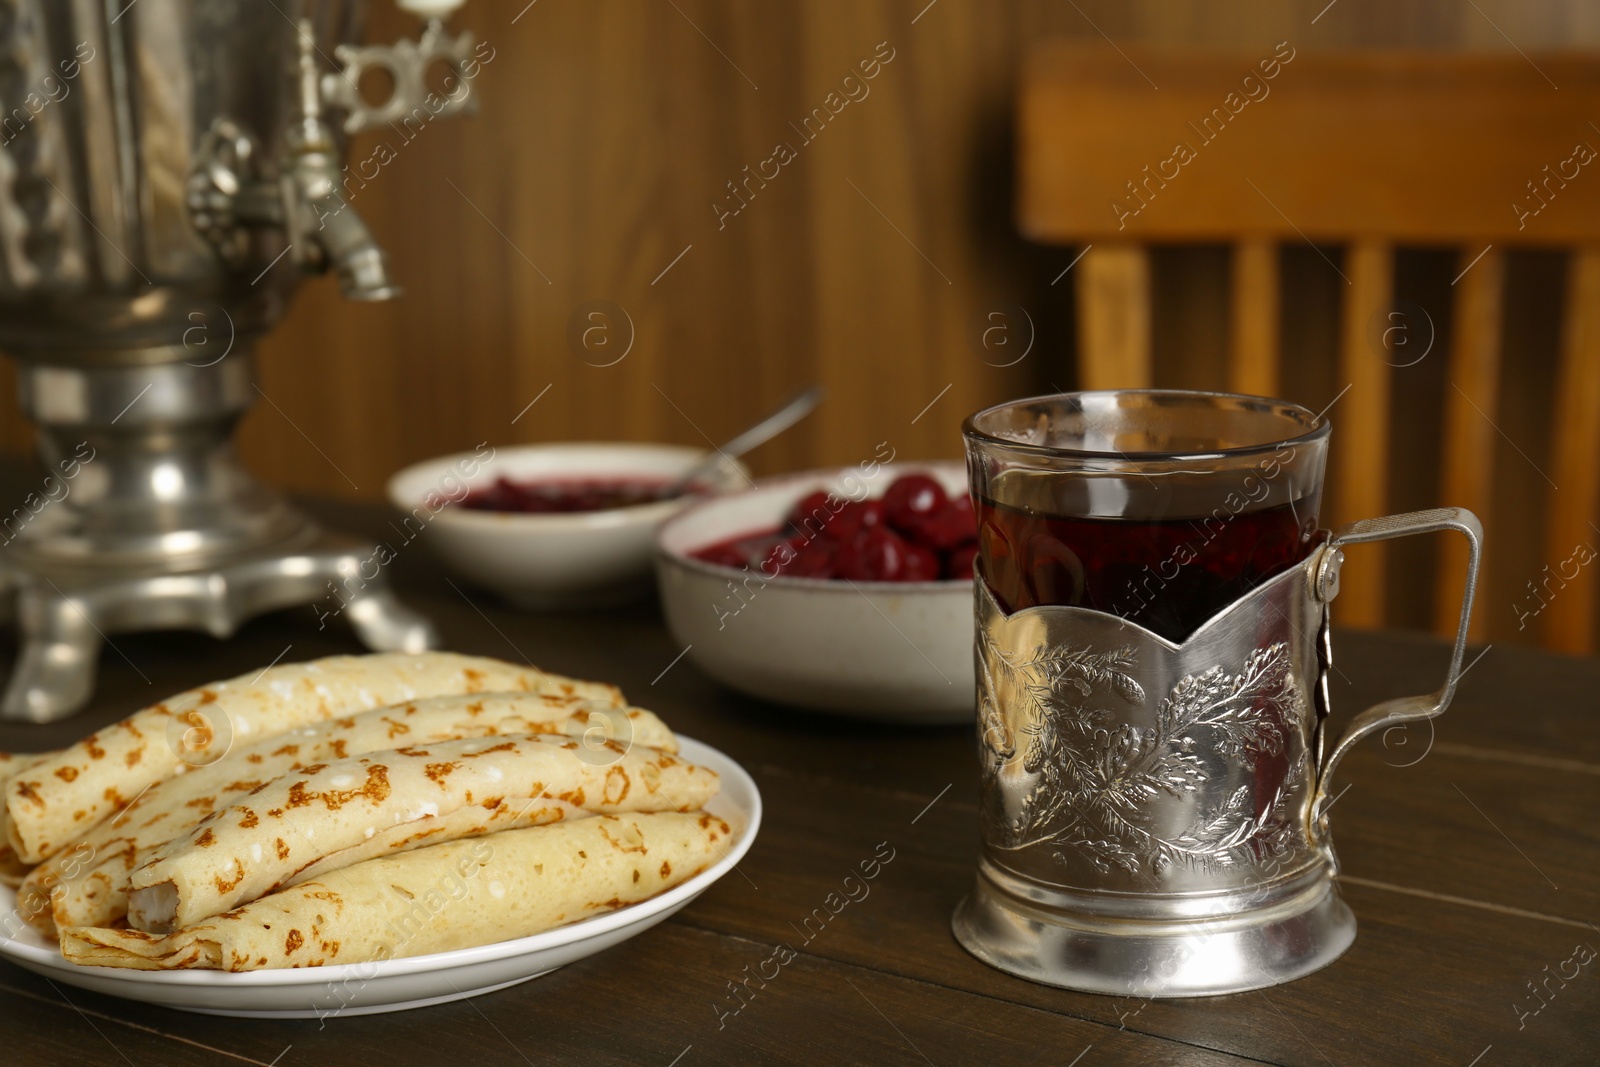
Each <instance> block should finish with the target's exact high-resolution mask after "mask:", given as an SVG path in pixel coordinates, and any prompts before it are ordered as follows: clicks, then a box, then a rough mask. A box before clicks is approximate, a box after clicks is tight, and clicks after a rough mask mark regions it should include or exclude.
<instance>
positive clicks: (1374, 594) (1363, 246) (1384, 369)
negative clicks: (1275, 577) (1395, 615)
mask: <svg viewBox="0 0 1600 1067" xmlns="http://www.w3.org/2000/svg"><path fill="white" fill-rule="evenodd" d="M1344 263H1345V265H1344V274H1345V276H1346V278H1347V279H1348V281H1349V285H1348V286H1347V287H1346V289H1345V294H1344V298H1345V299H1344V308H1343V310H1342V313H1341V315H1340V327H1339V334H1340V336H1339V376H1340V380H1341V383H1342V384H1341V386H1340V388H1344V387H1345V386H1346V385H1348V387H1349V390H1348V392H1346V393H1345V394H1344V396H1343V398H1342V399H1340V400H1339V402H1338V404H1337V405H1336V406H1335V407H1334V408H1332V409H1331V411H1330V412H1329V417H1330V418H1331V419H1332V420H1333V426H1334V430H1333V441H1334V454H1333V466H1334V470H1333V478H1334V485H1335V494H1334V505H1335V507H1336V508H1337V509H1338V510H1337V521H1338V522H1339V523H1341V524H1342V523H1346V522H1353V521H1355V520H1356V519H1366V518H1373V517H1375V516H1379V515H1385V514H1387V513H1388V498H1389V467H1388V463H1389V391H1390V382H1389V364H1388V363H1387V362H1386V361H1385V359H1384V354H1385V352H1384V349H1383V348H1382V347H1381V346H1380V345H1379V344H1377V343H1376V338H1377V334H1376V333H1375V329H1374V328H1375V327H1377V326H1381V320H1382V316H1383V315H1384V314H1385V313H1386V312H1387V311H1388V310H1389V309H1390V307H1391V306H1392V304H1393V300H1394V252H1393V250H1392V248H1391V247H1390V246H1389V244H1388V243H1387V242H1384V241H1379V240H1374V239H1365V240H1360V241H1356V242H1354V243H1353V244H1351V245H1350V247H1349V250H1348V251H1347V252H1346V253H1345V260H1344ZM1385 547H1386V546H1384V545H1383V544H1381V543H1379V544H1370V545H1356V546H1352V551H1349V552H1348V555H1349V556H1350V557H1351V562H1350V563H1349V564H1348V565H1346V567H1345V568H1344V570H1343V572H1342V573H1341V574H1340V578H1339V588H1340V592H1339V599H1338V600H1337V601H1335V604H1336V605H1337V606H1336V607H1335V609H1334V616H1335V618H1336V619H1337V620H1338V621H1339V622H1340V623H1342V624H1343V625H1346V626H1361V627H1367V628H1373V627H1378V626H1382V625H1383V615H1384V612H1383V606H1384V590H1385V585H1386V578H1387V576H1386V573H1385V560H1386V558H1387V555H1388V554H1387V552H1385V551H1384V549H1385Z"/></svg>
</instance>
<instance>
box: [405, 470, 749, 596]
mask: <svg viewBox="0 0 1600 1067" xmlns="http://www.w3.org/2000/svg"><path fill="white" fill-rule="evenodd" d="M705 458H706V453H705V452H704V451H703V450H701V449H696V448H685V447H680V446H677V445H655V444H624V443H608V442H594V443H571V444H550V445H512V446H508V447H503V448H493V447H491V446H489V445H480V446H479V447H478V449H477V450H476V451H473V452H459V453H456V454H455V455H450V456H441V457H439V458H437V459H430V460H426V461H424V462H422V463H417V464H414V465H412V466H410V467H407V468H406V469H405V470H402V471H400V472H399V473H398V474H396V475H395V476H394V477H392V478H390V479H389V500H390V502H391V503H392V504H393V505H394V506H395V507H396V508H398V509H400V511H401V512H402V513H403V516H402V518H401V519H400V520H399V522H398V523H396V525H395V529H396V530H397V531H398V534H399V536H398V539H397V540H396V541H392V542H390V548H391V549H392V550H393V554H394V555H399V554H401V553H403V552H405V550H406V549H405V546H407V545H410V544H411V543H412V542H413V541H420V542H422V543H425V544H428V545H430V546H432V550H433V551H434V553H435V554H436V555H437V556H438V558H439V560H440V561H441V562H442V563H443V565H444V567H445V569H446V570H447V571H449V572H450V573H451V574H452V575H455V576H456V577H458V578H461V579H464V580H465V581H468V582H470V583H472V584H473V585H476V586H479V587H482V588H484V589H488V590H490V591H492V592H494V593H496V594H498V595H499V596H501V597H503V598H504V599H506V600H508V601H510V602H511V603H513V604H515V605H517V606H518V607H524V608H532V609H537V610H548V609H557V608H585V607H607V606H612V605H616V604H623V603H627V602H629V601H633V600H638V599H640V598H642V597H645V596H647V595H648V594H649V593H650V591H651V588H652V586H653V584H654V579H653V575H652V573H651V556H652V553H653V546H654V538H655V530H656V527H657V526H659V525H661V523H663V522H664V521H666V520H667V519H668V518H670V517H671V516H673V515H675V514H676V513H677V512H678V511H680V510H682V509H683V508H684V507H687V506H688V505H689V504H691V503H693V502H694V501H695V500H696V499H700V498H702V497H704V496H705V495H707V494H709V493H716V492H721V491H723V490H727V489H732V488H737V487H738V486H741V485H748V484H749V481H748V474H747V472H746V470H745V468H744V467H743V466H742V465H740V464H738V463H736V462H735V463H733V464H731V465H730V464H727V463H724V464H723V465H722V466H721V467H719V468H717V469H716V471H715V472H714V473H712V474H711V475H708V476H707V477H705V478H704V479H702V480H700V481H697V482H696V483H695V485H694V486H692V487H691V488H690V490H689V491H688V492H685V493H681V494H678V495H674V496H669V495H667V494H668V493H669V491H670V489H671V487H672V485H673V483H674V482H675V481H676V480H677V479H678V478H680V477H681V476H682V475H684V474H687V473H688V472H689V471H690V470H691V469H692V468H693V467H695V466H696V465H697V464H699V463H700V462H702V461H703V460H704V459H705Z"/></svg>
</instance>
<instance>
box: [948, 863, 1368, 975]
mask: <svg viewBox="0 0 1600 1067" xmlns="http://www.w3.org/2000/svg"><path fill="white" fill-rule="evenodd" d="M1297 882H1298V883H1299V884H1297V885H1295V886H1294V887H1293V888H1292V891H1291V892H1289V893H1287V894H1279V893H1274V894H1273V899H1272V900H1271V902H1270V903H1267V904H1263V905H1261V906H1257V907H1250V908H1245V909H1242V910H1240V911H1238V912H1235V913H1232V914H1227V915H1221V916H1218V915H1211V916H1207V917H1205V918H1143V917H1135V916H1133V915H1129V914H1122V915H1118V916H1116V917H1115V918H1111V917H1107V916H1105V915H1099V914H1097V915H1090V914H1086V913H1080V912H1075V911H1069V910H1064V909H1059V908H1046V907H1041V906H1040V905H1039V904H1037V903H1033V902H1029V901H1025V900H1022V899H1019V898H1018V897H1016V896H1015V895H1013V894H1010V893H1007V892H1006V891H1005V890H1004V889H1003V888H1001V887H1000V886H999V885H998V884H996V882H994V881H993V880H992V879H990V878H989V877H988V876H987V874H986V873H985V871H984V870H983V869H982V868H981V867H980V869H979V872H978V880H977V885H976V886H975V887H974V889H973V891H972V893H970V894H969V895H968V896H967V897H966V898H965V899H963V900H962V901H961V903H960V905H958V906H957V908H956V912H955V916H954V917H953V918H952V920H951V929H952V930H953V932H954V933H955V937H956V940H957V941H958V942H960V944H961V946H962V947H963V948H965V949H966V950H967V951H968V952H970V953H972V954H973V955H974V956H976V957H977V958H978V959H980V960H982V961H983V962H984V963H987V964H989V965H990V966H991V967H994V968H997V969H998V970H1002V971H1005V972H1007V973H1009V974H1014V975H1016V976H1017V977H1019V978H1026V979H1028V980H1029V981H1032V982H1039V983H1041V984H1043V985H1053V986H1060V987H1062V988H1064V989H1075V990H1079V991H1081V992H1085V993H1104V994H1108V995H1111V996H1118V997H1140V998H1151V999H1156V998H1168V997H1209V996H1218V995H1220V994H1224V993H1242V992H1245V991H1247V990H1251V989H1263V988H1265V987H1267V986H1274V985H1280V984H1282V983H1284V982H1289V981H1293V980H1294V979H1296V978H1301V977H1303V976H1305V975H1307V974H1310V973H1311V972H1313V971H1316V970H1320V969H1321V968H1323V967H1326V966H1327V965H1328V964H1330V963H1332V962H1333V961H1334V960H1336V959H1338V958H1339V956H1340V955H1342V954H1343V953H1344V950H1345V949H1347V948H1349V947H1350V945H1351V943H1352V942H1354V941H1355V936H1356V920H1355V916H1354V915H1353V914H1351V911H1350V908H1349V907H1348V906H1347V905H1346V904H1345V902H1344V901H1343V900H1342V899H1340V897H1339V891H1338V888H1337V887H1336V886H1335V884H1334V881H1333V875H1332V871H1331V868H1329V867H1328V866H1326V865H1323V864H1319V865H1318V866H1316V867H1315V868H1314V869H1313V870H1312V871H1310V872H1307V876H1306V877H1304V878H1302V879H1297ZM1152 903H1153V904H1157V903H1158V902H1156V901H1152ZM1156 910H1158V908H1156V907H1153V908H1152V909H1151V911H1152V912H1154V911H1156Z"/></svg>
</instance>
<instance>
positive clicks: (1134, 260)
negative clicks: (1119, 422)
mask: <svg viewBox="0 0 1600 1067" xmlns="http://www.w3.org/2000/svg"><path fill="white" fill-rule="evenodd" d="M1073 273H1074V274H1076V275H1077V298H1078V374H1079V379H1080V380H1079V386H1080V387H1081V388H1084V389H1147V388H1149V387H1150V384H1151V381H1152V375H1151V357H1150V254H1149V252H1147V251H1146V250H1145V249H1144V248H1142V247H1140V246H1139V245H1132V244H1103V245H1096V246H1095V247H1093V248H1091V249H1089V250H1088V251H1087V252H1085V253H1084V254H1083V261H1082V262H1081V263H1079V264H1078V266H1077V269H1076V270H1075V271H1074V272H1073Z"/></svg>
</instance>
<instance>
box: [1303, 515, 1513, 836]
mask: <svg viewBox="0 0 1600 1067" xmlns="http://www.w3.org/2000/svg"><path fill="white" fill-rule="evenodd" d="M1440 530H1455V531H1456V532H1458V533H1461V534H1464V535H1466V538H1467V546H1468V547H1467V584H1466V588H1465V590H1464V591H1463V593H1462V595H1461V622H1460V624H1459V625H1458V626H1457V628H1456V641H1455V648H1454V649H1453V650H1452V651H1451V653H1450V669H1449V672H1448V673H1447V674H1446V676H1445V680H1444V685H1442V686H1441V687H1440V688H1439V689H1438V690H1437V691H1436V692H1433V693H1428V694H1424V695H1421V696H1407V697H1395V698H1394V699H1392V700H1385V701H1384V702H1383V703H1381V704H1374V705H1373V706H1372V707H1370V708H1367V709H1366V710H1365V711H1363V712H1361V713H1360V714H1359V715H1357V716H1356V717H1355V718H1354V719H1352V720H1351V721H1350V725H1349V726H1347V727H1345V731H1344V733H1343V734H1342V735H1340V737H1339V740H1338V741H1337V742H1336V743H1335V744H1334V746H1333V748H1332V750H1330V751H1329V752H1328V753H1327V755H1326V757H1325V758H1324V759H1323V760H1322V766H1321V767H1320V768H1318V771H1317V788H1316V794H1315V799H1314V800H1313V801H1312V804H1311V823H1312V825H1313V826H1315V827H1317V828H1318V829H1319V830H1321V831H1323V832H1324V833H1325V832H1326V830H1327V825H1326V818H1327V816H1326V809H1327V806H1328V803H1329V800H1328V797H1329V794H1328V783H1329V781H1331V780H1332V778H1333V771H1334V768H1336V767H1337V766H1338V765H1339V761H1340V760H1341V759H1343V758H1344V756H1345V753H1347V752H1349V751H1350V749H1351V748H1353V747H1354V746H1355V744H1356V742H1358V741H1360V740H1361V739H1362V738H1364V737H1366V736H1367V735H1369V734H1371V733H1374V732H1375V731H1378V730H1385V729H1388V728H1389V727H1391V726H1396V725H1399V724H1401V723H1408V722H1419V721H1421V720H1423V719H1431V718H1433V717H1435V716H1436V715H1439V714H1441V713H1442V712H1443V711H1444V710H1445V709H1446V708H1448V707H1449V706H1450V700H1451V698H1452V697H1454V696H1455V691H1456V682H1457V681H1459V680H1460V678H1461V660H1462V658H1463V656H1464V655H1465V654H1466V650H1467V625H1468V622H1469V621H1470V620H1471V618H1472V595H1473V592H1474V590H1475V589H1476V588H1477V584H1478V565H1479V563H1480V562H1481V560H1482V557H1483V524H1482V523H1481V522H1479V521H1478V517H1477V516H1476V515H1474V514H1473V513H1472V512H1470V511H1468V510H1467V509H1465V508H1434V509H1432V510H1429V511H1411V512H1407V513H1405V514H1403V515H1388V516H1385V517H1383V518H1378V519H1362V520H1361V521H1359V522H1352V523H1350V524H1348V525H1346V526H1341V527H1340V528H1339V529H1337V530H1335V531H1334V532H1333V536H1332V537H1330V538H1329V539H1328V541H1327V543H1326V544H1324V545H1323V546H1322V547H1321V548H1320V549H1318V550H1317V551H1318V555H1317V558H1316V560H1315V561H1314V562H1313V564H1312V566H1311V568H1310V570H1309V574H1310V580H1311V583H1312V588H1311V592H1312V595H1313V596H1314V597H1316V599H1317V600H1319V601H1321V602H1322V604H1323V605H1324V608H1323V610H1324V611H1326V610H1327V607H1326V605H1327V604H1328V603H1329V602H1330V601H1332V600H1333V598H1334V597H1335V596H1337V595H1338V593H1339V568H1340V566H1341V565H1342V564H1343V563H1344V552H1343V547H1344V546H1345V545H1354V544H1362V543H1364V542H1367V541H1387V540H1389V539H1390V538H1394V537H1406V536H1409V535H1411V534H1424V533H1435V532H1438V531H1440Z"/></svg>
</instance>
